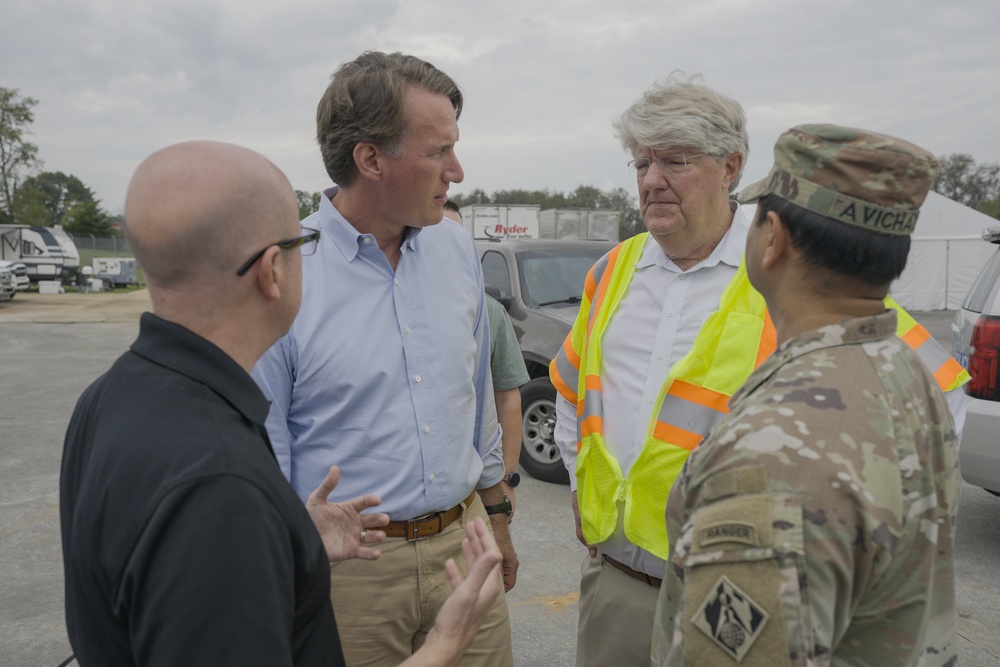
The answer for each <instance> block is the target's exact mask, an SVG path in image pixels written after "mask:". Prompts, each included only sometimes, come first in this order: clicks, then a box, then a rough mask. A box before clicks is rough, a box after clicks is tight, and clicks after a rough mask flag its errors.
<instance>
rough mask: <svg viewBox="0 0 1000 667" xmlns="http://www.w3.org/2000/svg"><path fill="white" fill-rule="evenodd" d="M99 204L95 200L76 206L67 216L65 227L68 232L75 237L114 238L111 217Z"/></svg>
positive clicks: (79, 203)
mask: <svg viewBox="0 0 1000 667" xmlns="http://www.w3.org/2000/svg"><path fill="white" fill-rule="evenodd" d="M97 204H98V202H97V201H96V200H93V199H91V200H90V201H82V202H78V203H77V204H75V205H74V206H73V208H71V209H70V210H69V212H68V213H67V215H66V224H65V225H63V227H64V228H65V230H66V232H67V233H68V234H73V235H74V236H101V237H109V236H114V235H115V228H114V226H113V225H112V223H111V216H109V215H108V214H107V213H105V212H104V211H102V210H101V208H100V207H99V206H98V205H97Z"/></svg>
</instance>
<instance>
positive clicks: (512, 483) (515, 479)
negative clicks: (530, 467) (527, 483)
mask: <svg viewBox="0 0 1000 667" xmlns="http://www.w3.org/2000/svg"><path fill="white" fill-rule="evenodd" d="M502 481H504V482H507V485H508V486H509V487H510V488H512V489H516V488H517V485H518V484H520V483H521V476H520V475H518V474H517V473H516V472H509V473H507V474H506V475H504V476H503V480H502Z"/></svg>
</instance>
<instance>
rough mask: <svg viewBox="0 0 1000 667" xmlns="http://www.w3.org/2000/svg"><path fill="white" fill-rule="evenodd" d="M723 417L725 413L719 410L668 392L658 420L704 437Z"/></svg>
mask: <svg viewBox="0 0 1000 667" xmlns="http://www.w3.org/2000/svg"><path fill="white" fill-rule="evenodd" d="M722 417H723V414H722V413H721V412H719V411H718V410H713V409H712V408H706V407H705V406H704V405H698V404H697V403H692V402H691V401H688V400H685V399H683V398H679V397H677V396H673V395H671V394H667V397H666V398H665V399H664V400H663V407H661V408H660V414H659V416H658V417H657V420H658V421H661V422H663V423H664V424H670V425H671V426H676V427H677V428H682V429H684V430H685V431H690V432H692V433H697V434H698V435H700V436H701V437H703V438H704V437H705V436H706V435H708V432H709V431H711V430H712V427H713V426H715V425H716V424H717V423H719V421H720V420H721V419H722Z"/></svg>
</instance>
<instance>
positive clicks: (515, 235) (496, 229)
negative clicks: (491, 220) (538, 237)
mask: <svg viewBox="0 0 1000 667" xmlns="http://www.w3.org/2000/svg"><path fill="white" fill-rule="evenodd" d="M483 233H484V234H486V236H488V237H489V238H491V239H530V238H534V236H532V234H531V230H530V229H528V228H527V227H522V226H519V225H511V226H510V227H504V226H503V225H493V226H492V227H487V228H486V229H484V230H483Z"/></svg>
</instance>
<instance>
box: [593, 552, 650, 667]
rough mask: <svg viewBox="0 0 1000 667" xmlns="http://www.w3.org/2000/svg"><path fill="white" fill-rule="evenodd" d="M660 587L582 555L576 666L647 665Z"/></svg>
mask: <svg viewBox="0 0 1000 667" xmlns="http://www.w3.org/2000/svg"><path fill="white" fill-rule="evenodd" d="M658 594H659V589H657V588H656V587H655V586H650V585H649V584H645V583H643V582H641V581H639V580H637V579H633V578H632V577H630V576H628V575H627V574H625V573H624V572H621V571H619V570H616V569H615V568H613V567H612V566H610V565H607V564H606V563H604V559H603V558H601V555H600V553H598V554H597V558H591V557H590V555H589V554H588V555H586V556H584V560H583V570H582V573H581V577H580V623H579V626H578V629H577V635H576V667H611V666H613V667H649V655H650V648H651V647H652V637H653V617H654V615H655V614H656V598H657V596H658Z"/></svg>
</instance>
